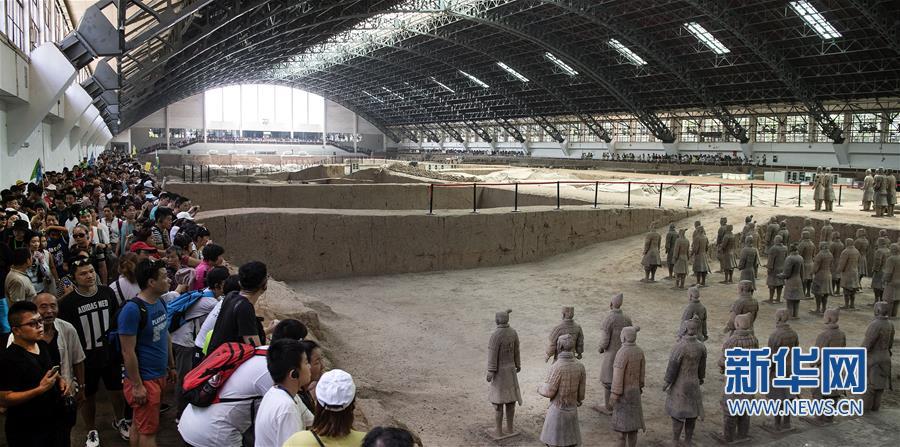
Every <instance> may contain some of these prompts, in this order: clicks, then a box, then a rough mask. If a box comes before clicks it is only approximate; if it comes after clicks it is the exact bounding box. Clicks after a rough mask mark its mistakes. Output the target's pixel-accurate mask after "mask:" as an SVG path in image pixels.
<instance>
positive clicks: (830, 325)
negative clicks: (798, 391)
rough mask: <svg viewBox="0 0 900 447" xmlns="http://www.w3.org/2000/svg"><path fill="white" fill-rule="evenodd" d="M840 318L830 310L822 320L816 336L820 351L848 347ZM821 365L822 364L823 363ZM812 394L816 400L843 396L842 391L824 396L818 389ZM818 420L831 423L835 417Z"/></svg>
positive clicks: (835, 312) (823, 417)
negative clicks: (821, 325) (839, 322)
mask: <svg viewBox="0 0 900 447" xmlns="http://www.w3.org/2000/svg"><path fill="white" fill-rule="evenodd" d="M839 318H840V311H838V310H837V309H828V310H826V311H825V316H824V317H823V319H822V323H823V325H824V327H823V329H822V332H819V335H818V336H816V346H818V347H819V349H822V348H843V347H846V346H847V336H846V335H844V331H842V330H841V329H840V326H838V319H839ZM819 364H821V362H820V363H819ZM816 366H819V365H816ZM812 392H813V397H814V398H816V399H830V400H837V399H839V398H840V397H841V396H842V391H834V392H832V393H831V394H828V395H823V394H822V390H821V389H820V388H818V387H816V388H814V389H813V390H812ZM817 419H818V420H819V421H821V422H827V423H830V422H833V421H834V416H819V417H818V418H817Z"/></svg>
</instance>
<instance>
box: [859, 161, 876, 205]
mask: <svg viewBox="0 0 900 447" xmlns="http://www.w3.org/2000/svg"><path fill="white" fill-rule="evenodd" d="M862 190H863V198H862V211H871V210H872V202H874V201H875V177H872V170H871V169H866V178H865V180H863V186H862Z"/></svg>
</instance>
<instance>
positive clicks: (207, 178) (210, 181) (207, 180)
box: [206, 165, 212, 183]
mask: <svg viewBox="0 0 900 447" xmlns="http://www.w3.org/2000/svg"><path fill="white" fill-rule="evenodd" d="M211 170H212V168H210V167H209V165H206V183H212V180H211V179H210V178H209V173H210V171H211Z"/></svg>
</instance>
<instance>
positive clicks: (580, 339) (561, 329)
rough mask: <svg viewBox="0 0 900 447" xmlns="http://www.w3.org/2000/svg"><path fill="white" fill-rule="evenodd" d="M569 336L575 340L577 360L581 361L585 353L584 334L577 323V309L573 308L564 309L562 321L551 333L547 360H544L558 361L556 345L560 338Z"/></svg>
mask: <svg viewBox="0 0 900 447" xmlns="http://www.w3.org/2000/svg"><path fill="white" fill-rule="evenodd" d="M565 334H569V335H571V336H572V339H574V340H575V358H577V359H579V360H580V359H581V353H582V352H584V332H582V330H581V326H579V325H578V323H576V322H575V308H574V307H571V306H566V307H563V308H562V321H561V322H560V323H559V324H557V325H556V327H554V328H553V330H552V331H550V343H548V344H547V358H545V359H544V361H545V362H546V361H547V360H550V357H553V361H556V354H557V353H556V345H557V341H558V340H559V337H561V336H563V335H565Z"/></svg>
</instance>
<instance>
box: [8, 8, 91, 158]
mask: <svg viewBox="0 0 900 447" xmlns="http://www.w3.org/2000/svg"><path fill="white" fill-rule="evenodd" d="M26 5H27V4H26ZM23 26H25V25H24V24H23ZM30 60H31V63H30V64H29V65H28V78H27V79H28V103H26V104H20V105H17V106H15V107H11V108H10V109H9V110H8V113H7V115H6V116H7V118H6V127H7V132H8V133H7V143H8V145H9V155H10V156H12V155H14V154H15V153H16V152H18V150H19V148H20V147H21V146H22V144H23V143H25V141H27V140H28V136H29V135H31V133H32V132H34V130H35V129H37V127H38V126H40V125H41V121H43V120H44V117H46V116H47V113H48V112H49V111H50V109H52V108H53V107H54V106H56V103H57V101H59V99H60V98H61V97H62V96H63V94H65V91H66V89H67V88H68V87H69V85H70V84H71V83H72V81H74V80H75V74H76V73H75V67H73V66H72V64H71V63H70V62H69V60H68V59H67V58H66V56H65V55H64V54H63V53H62V52H61V51H59V48H57V47H56V45H55V44H53V43H52V42H47V43H44V44H43V45H41V46H39V47H37V48H35V49H34V51H32V52H31V55H30Z"/></svg>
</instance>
